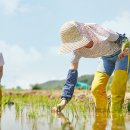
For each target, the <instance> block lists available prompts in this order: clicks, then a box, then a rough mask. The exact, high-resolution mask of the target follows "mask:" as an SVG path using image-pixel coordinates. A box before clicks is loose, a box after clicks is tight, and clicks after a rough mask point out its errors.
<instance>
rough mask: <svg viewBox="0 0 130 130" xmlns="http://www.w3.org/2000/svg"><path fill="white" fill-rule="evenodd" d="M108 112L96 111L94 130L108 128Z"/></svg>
mask: <svg viewBox="0 0 130 130" xmlns="http://www.w3.org/2000/svg"><path fill="white" fill-rule="evenodd" d="M106 126H107V112H96V113H95V118H94V122H93V125H92V130H106Z"/></svg>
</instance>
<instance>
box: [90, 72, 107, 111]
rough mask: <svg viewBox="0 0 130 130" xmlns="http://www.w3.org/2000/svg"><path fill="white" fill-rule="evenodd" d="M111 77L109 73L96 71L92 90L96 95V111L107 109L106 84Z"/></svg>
mask: <svg viewBox="0 0 130 130" xmlns="http://www.w3.org/2000/svg"><path fill="white" fill-rule="evenodd" d="M109 77H110V76H109V75H107V74H106V73H103V72H99V71H96V73H95V77H94V80H93V83H92V88H91V90H92V94H93V96H94V101H95V105H96V111H106V110H107V94H106V85H107V82H108V79H109Z"/></svg>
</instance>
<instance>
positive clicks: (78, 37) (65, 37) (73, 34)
mask: <svg viewBox="0 0 130 130" xmlns="http://www.w3.org/2000/svg"><path fill="white" fill-rule="evenodd" d="M79 26H80V23H79V22H76V21H70V22H66V23H64V24H63V25H62V27H61V29H60V37H61V41H62V43H61V46H60V48H59V53H60V54H63V53H69V52H72V51H74V50H76V49H79V48H81V47H83V46H85V45H86V44H87V43H89V42H90V40H89V38H88V36H87V35H86V34H84V33H81V32H80V30H79Z"/></svg>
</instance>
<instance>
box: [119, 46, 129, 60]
mask: <svg viewBox="0 0 130 130" xmlns="http://www.w3.org/2000/svg"><path fill="white" fill-rule="evenodd" d="M129 53H130V49H129V48H125V49H124V51H122V52H121V53H120V54H119V55H118V58H119V59H120V60H121V59H122V58H124V57H125V56H127V55H128V54H129Z"/></svg>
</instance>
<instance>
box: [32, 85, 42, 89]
mask: <svg viewBox="0 0 130 130" xmlns="http://www.w3.org/2000/svg"><path fill="white" fill-rule="evenodd" d="M31 89H32V90H41V89H42V88H41V85H40V84H34V85H31Z"/></svg>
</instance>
